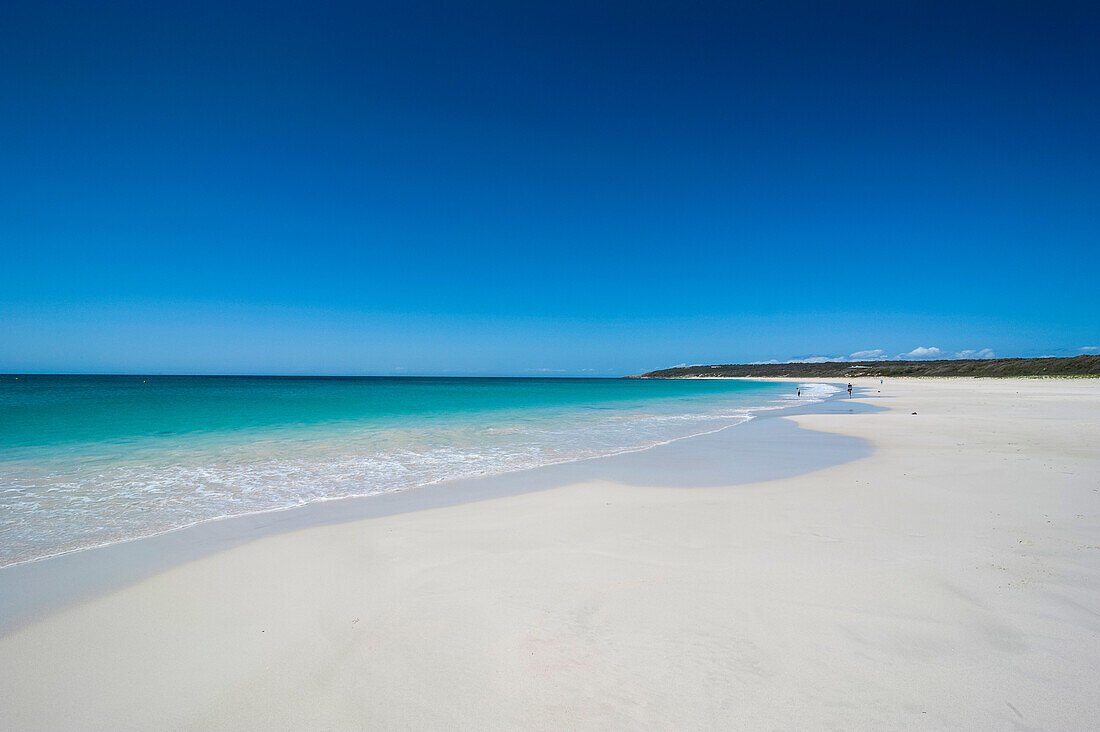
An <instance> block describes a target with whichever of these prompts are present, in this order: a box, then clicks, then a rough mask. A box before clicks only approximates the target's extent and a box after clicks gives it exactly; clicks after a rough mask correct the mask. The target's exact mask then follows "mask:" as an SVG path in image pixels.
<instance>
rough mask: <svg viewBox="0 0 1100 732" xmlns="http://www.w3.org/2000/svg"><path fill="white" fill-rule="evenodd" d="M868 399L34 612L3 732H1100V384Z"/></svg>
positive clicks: (307, 531) (914, 387) (912, 391)
mask: <svg viewBox="0 0 1100 732" xmlns="http://www.w3.org/2000/svg"><path fill="white" fill-rule="evenodd" d="M853 383H854V384H856V385H857V386H858V387H861V388H862V391H861V392H859V393H858V395H857V397H856V398H855V399H853V400H851V401H848V400H847V399H846V398H844V399H840V400H835V401H833V402H826V403H825V404H829V405H831V407H830V409H826V410H818V411H809V412H807V413H803V414H793V415H792V414H787V415H784V416H783V418H781V419H768V418H761V419H757V420H752V421H750V422H749V423H746V424H743V425H740V426H739V427H740V429H738V430H733V429H729V430H725V431H722V432H717V433H714V434H712V435H707V436H704V437H699V438H691V439H687V440H683V441H681V442H678V443H674V444H672V445H668V446H665V447H663V448H659V449H658V448H655V449H652V450H647V451H644V452H640V453H632V454H629V455H625V456H620V457H618V458H611V459H601V460H603V462H604V464H605V466H606V464H607V463H614V464H613V465H611V467H609V468H607V469H606V470H605V471H604V472H603V473H602V474H599V475H594V474H593V472H592V471H591V470H586V471H585V472H584V473H583V475H581V476H580V478H581V479H580V481H579V482H569V483H566V484H555V485H553V486H552V487H547V489H545V490H531V491H529V492H525V493H516V494H510V495H501V496H498V497H491V496H486V498H491V500H480V501H475V502H467V503H459V504H455V505H448V506H439V507H434V508H426V509H425V510H418V511H410V512H404V513H396V514H390V515H383V516H377V517H374V518H369V519H365V520H360V521H349V522H343V523H338V524H321V525H316V526H312V527H303V528H301V530H297V531H289V532H284V533H275V534H271V535H266V536H262V537H257V540H256V541H248V542H246V543H242V544H239V545H236V546H233V547H231V548H227V549H226V550H225V551H219V552H217V553H214V554H210V555H206V556H203V557H201V558H199V559H197V560H195V561H190V562H186V563H183V564H176V565H173V566H172V567H171V568H170V569H167V570H166V571H163V572H159V573H157V574H154V575H151V576H148V577H146V578H144V579H143V580H141V581H140V582H137V583H133V584H129V585H126V586H125V587H123V588H121V589H118V590H115V591H111V592H109V593H105V594H98V595H96V596H94V597H92V598H89V599H87V600H86V601H84V602H81V603H79V604H74V605H70V606H67V607H65V608H64V609H62V610H59V611H56V612H53V613H51V614H49V615H45V616H43V617H38V618H36V619H34V620H33V621H32V622H29V623H27V624H25V625H23V626H22V627H20V628H19V629H17V630H15V631H14V632H12V633H9V634H8V635H5V636H3V637H0V688H3V689H5V692H4V702H5V703H4V704H2V705H0V726H5V727H11V728H19V729H56V728H72V727H96V728H118V727H128V728H152V727H156V728H172V729H209V728H233V729H270V728H276V727H277V728H307V727H308V728H317V727H323V728H329V729H335V728H341V729H343V728H362V727H364V726H369V727H372V728H387V729H389V728H403V729H408V728H417V729H427V728H432V729H439V728H482V729H484V728H490V729H515V728H525V727H530V726H533V725H534V726H539V727H542V728H552V729H563V728H569V729H612V728H614V729H621V728H663V729H673V728H675V729H715V728H728V727H735V728H741V729H908V728H920V729H928V728H931V729H981V730H986V729H988V730H999V729H1007V728H1013V727H1026V728H1033V729H1035V728H1048V729H1090V728H1093V727H1095V726H1096V725H1097V723H1098V721H1100V699H1097V697H1096V694H1095V689H1094V687H1095V679H1096V677H1097V674H1098V673H1100V662H1098V661H1097V659H1100V624H1098V622H1097V614H1098V608H1100V546H1098V545H1097V541H1096V537H1097V536H1098V535H1100V534H1098V532H1100V383H1096V382H1085V381H1060V382H1053V381H1031V380H1018V379H1011V380H997V381H990V380H982V381H978V380H965V381H964V380H958V381H955V380H952V381H937V382H935V383H929V382H928V381H927V380H909V381H901V380H894V381H888V382H887V383H886V384H885V385H884V386H883V387H882V388H881V389H880V388H879V387H878V384H877V379H875V380H874V382H873V383H868V382H867V380H864V381H863V382H862V383H860V382H857V381H855V380H853ZM859 405H862V406H859ZM819 406H820V405H819ZM750 427H752V429H750ZM734 435H736V436H737V437H738V439H736V440H735V439H729V438H731V437H732V436H734ZM752 435H756V436H755V437H752ZM853 441H854V442H853ZM750 443H751V444H750ZM853 444H859V445H863V446H865V447H866V449H867V453H866V454H865V455H864V456H863V457H862V458H861V459H858V460H850V461H843V462H841V461H838V458H839V457H842V456H843V455H842V454H841V453H843V452H844V451H845V449H846V446H851V445H853ZM737 445H741V449H743V450H744V451H745V452H746V453H755V457H756V458H757V463H758V464H764V467H766V468H767V469H768V470H769V471H771V472H772V474H774V471H775V470H776V468H777V467H778V468H779V469H780V470H784V471H786V472H787V473H788V474H787V475H786V477H771V478H770V479H769V475H766V474H763V472H760V473H758V474H755V475H754V474H753V473H752V471H751V470H749V471H746V470H745V468H744V465H743V463H742V461H739V460H737V459H736V458H737V455H738V453H737V452H736V446H737ZM823 458H824V459H827V460H826V462H827V463H828V466H827V467H821V468H819V469H817V470H813V471H811V472H802V471H801V470H800V468H801V467H804V466H805V465H806V464H808V463H812V462H815V461H818V460H821V459H823ZM807 461H808V462H807ZM597 462H598V461H592V463H590V464H588V465H586V468H591V467H592V464H596V463H597ZM575 465H576V464H575ZM739 481H745V482H739ZM482 485H484V482H483V483H482Z"/></svg>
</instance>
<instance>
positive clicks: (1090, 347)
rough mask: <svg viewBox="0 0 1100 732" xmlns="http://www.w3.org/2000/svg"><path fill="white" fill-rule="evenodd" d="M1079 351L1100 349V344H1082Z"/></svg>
mask: <svg viewBox="0 0 1100 732" xmlns="http://www.w3.org/2000/svg"><path fill="white" fill-rule="evenodd" d="M1077 350H1078V351H1100V346H1081V347H1080V348H1078V349H1077Z"/></svg>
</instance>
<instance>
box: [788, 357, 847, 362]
mask: <svg viewBox="0 0 1100 732" xmlns="http://www.w3.org/2000/svg"><path fill="white" fill-rule="evenodd" d="M847 360H848V359H846V358H844V356H833V357H829V356H810V357H809V358H792V359H791V360H790V361H787V363H840V362H842V361H847Z"/></svg>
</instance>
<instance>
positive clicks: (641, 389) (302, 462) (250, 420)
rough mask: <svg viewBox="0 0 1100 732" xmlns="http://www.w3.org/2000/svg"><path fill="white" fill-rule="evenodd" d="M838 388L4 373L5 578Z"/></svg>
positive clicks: (628, 447)
mask: <svg viewBox="0 0 1100 732" xmlns="http://www.w3.org/2000/svg"><path fill="white" fill-rule="evenodd" d="M832 390H833V387H829V386H825V385H803V390H802V396H801V398H799V397H796V395H795V385H793V384H776V383H766V382H755V381H740V380H636V379H550V378H539V379H523V378H406V377H395V378H385V377H259V376H55V375H48V376H47V375H26V376H20V377H18V378H16V377H15V376H10V375H8V376H0V566H7V565H11V564H16V563H21V562H27V561H32V560H35V559H41V558H44V557H48V556H53V555H56V554H61V553H65V552H71V551H76V550H80V549H85V548H89V547H94V546H100V545H105V544H111V543H115V542H119V541H127V540H130V539H134V538H139V537H142V536H149V535H153V534H158V533H163V532H166V531H171V530H173V529H177V528H181V527H184V526H189V525H191V524H195V523H199V522H203V521H211V520H215V519H219V518H224V517H227V516H236V515H242V514H248V513H256V512H264V511H274V510H280V509H286V508H291V507H294V506H300V505H303V504H306V503H310V502H313V501H325V500H333V499H338V498H345V497H350V496H363V495H370V494H375V493H383V492H390V491H397V490H402V489H405V488H410V487H413V486H417V485H424V484H428V483H438V482H441V481H446V480H450V479H455V478H469V477H474V476H479V475H490V474H496V473H504V472H509V471H515V470H522V469H525V468H531V467H537V466H540V465H548V464H551V463H559V462H565V461H571V460H582V459H585V458H591V457H597V456H601V455H611V454H615V453H621V452H627V451H632V450H641V449H646V448H648V447H652V446H654V445H658V444H662V443H666V442H669V441H671V440H677V439H681V438H684V437H688V436H691V435H696V434H701V433H705V432H711V431H714V430H717V429H722V428H724V427H727V426H731V425H735V424H739V423H741V422H744V421H746V420H748V419H751V418H752V417H753V415H755V414H757V413H759V412H760V411H761V410H766V409H775V408H778V407H782V406H789V405H792V404H795V403H797V402H798V401H803V402H811V401H819V400H821V399H823V398H825V396H827V394H828V393H829V392H830V391H832Z"/></svg>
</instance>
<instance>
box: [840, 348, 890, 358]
mask: <svg viewBox="0 0 1100 732" xmlns="http://www.w3.org/2000/svg"><path fill="white" fill-rule="evenodd" d="M848 358H851V359H852V360H854V361H885V360H887V359H888V358H890V357H889V356H887V355H886V351H884V350H882V349H881V348H875V349H872V350H870V351H856V352H855V353H853V354H852V355H851V356H849V357H848Z"/></svg>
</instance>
